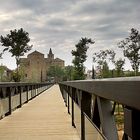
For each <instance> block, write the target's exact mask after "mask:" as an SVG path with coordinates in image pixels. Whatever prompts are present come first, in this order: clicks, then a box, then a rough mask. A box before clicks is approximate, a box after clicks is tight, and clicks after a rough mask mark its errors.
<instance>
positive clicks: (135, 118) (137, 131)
mask: <svg viewBox="0 0 140 140" xmlns="http://www.w3.org/2000/svg"><path fill="white" fill-rule="evenodd" d="M139 126H140V111H139V110H136V109H131V108H130V107H125V108H124V134H125V135H124V138H123V139H124V140H127V139H128V136H129V137H130V138H132V139H133V140H139V139H140V128H139Z"/></svg>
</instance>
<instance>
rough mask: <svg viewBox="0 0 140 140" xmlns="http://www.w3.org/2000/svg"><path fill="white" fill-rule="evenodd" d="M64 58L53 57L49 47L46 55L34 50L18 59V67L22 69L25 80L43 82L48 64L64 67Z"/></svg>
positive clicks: (45, 78)
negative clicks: (25, 56)
mask: <svg viewBox="0 0 140 140" xmlns="http://www.w3.org/2000/svg"><path fill="white" fill-rule="evenodd" d="M64 63H65V62H64V60H61V59H60V58H54V54H53V53H52V50H51V49H50V51H49V54H48V57H47V58H45V57H44V54H42V53H40V52H38V51H34V52H32V53H30V54H29V55H28V56H27V58H21V59H20V68H21V69H22V71H24V76H25V81H31V82H44V81H46V80H47V71H48V69H49V68H50V66H59V67H64Z"/></svg>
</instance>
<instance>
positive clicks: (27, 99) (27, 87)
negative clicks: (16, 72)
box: [26, 86, 29, 103]
mask: <svg viewBox="0 0 140 140" xmlns="http://www.w3.org/2000/svg"><path fill="white" fill-rule="evenodd" d="M28 91H29V86H26V103H28V101H29V95H28V93H29V92H28Z"/></svg>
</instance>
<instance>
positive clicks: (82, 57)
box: [71, 37, 94, 80]
mask: <svg viewBox="0 0 140 140" xmlns="http://www.w3.org/2000/svg"><path fill="white" fill-rule="evenodd" d="M93 43H94V41H92V40H91V39H90V38H89V39H88V38H86V37H85V38H82V39H81V40H80V41H79V42H78V44H76V45H75V47H76V50H72V52H71V53H72V55H73V56H74V59H73V61H72V63H73V64H74V73H73V78H74V80H82V79H85V75H84V71H85V67H84V62H85V61H86V58H87V55H86V52H87V50H88V48H89V47H88V46H87V45H88V44H93Z"/></svg>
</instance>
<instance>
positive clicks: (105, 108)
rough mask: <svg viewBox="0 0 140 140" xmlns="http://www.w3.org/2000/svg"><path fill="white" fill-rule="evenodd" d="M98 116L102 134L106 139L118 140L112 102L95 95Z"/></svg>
mask: <svg viewBox="0 0 140 140" xmlns="http://www.w3.org/2000/svg"><path fill="white" fill-rule="evenodd" d="M97 103H98V109H99V116H100V121H101V126H102V129H103V134H104V135H105V136H106V138H107V139H108V140H118V133H117V128H116V124H115V119H114V117H113V115H112V104H111V102H110V101H109V100H107V99H104V98H100V97H97Z"/></svg>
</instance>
